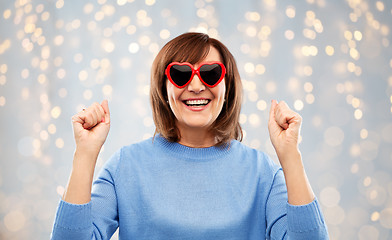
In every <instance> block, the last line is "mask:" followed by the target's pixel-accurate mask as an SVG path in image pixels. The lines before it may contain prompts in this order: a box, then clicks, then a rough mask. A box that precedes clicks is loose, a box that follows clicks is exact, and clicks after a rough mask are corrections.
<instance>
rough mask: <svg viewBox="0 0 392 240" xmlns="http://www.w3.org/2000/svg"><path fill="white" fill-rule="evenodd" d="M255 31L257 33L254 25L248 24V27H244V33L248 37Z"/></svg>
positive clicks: (254, 34) (254, 33) (252, 35)
mask: <svg viewBox="0 0 392 240" xmlns="http://www.w3.org/2000/svg"><path fill="white" fill-rule="evenodd" d="M256 33H257V30H256V28H255V27H254V26H249V27H247V28H246V34H247V35H248V36H249V37H254V36H256Z"/></svg>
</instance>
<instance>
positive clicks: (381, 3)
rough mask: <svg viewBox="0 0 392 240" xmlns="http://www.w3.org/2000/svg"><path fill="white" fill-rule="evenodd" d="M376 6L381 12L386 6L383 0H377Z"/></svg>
mask: <svg viewBox="0 0 392 240" xmlns="http://www.w3.org/2000/svg"><path fill="white" fill-rule="evenodd" d="M376 8H377V10H378V11H380V12H382V11H384V8H385V6H384V3H383V2H382V1H377V2H376Z"/></svg>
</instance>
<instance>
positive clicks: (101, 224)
mask: <svg viewBox="0 0 392 240" xmlns="http://www.w3.org/2000/svg"><path fill="white" fill-rule="evenodd" d="M119 159H120V152H117V153H116V154H114V155H113V156H112V158H111V159H110V160H109V161H107V162H106V164H105V166H104V167H103V168H102V170H101V171H100V173H99V175H98V177H97V179H96V180H95V181H94V183H93V188H92V193H91V201H90V202H89V203H86V204H71V203H68V202H65V201H63V200H60V203H59V205H58V208H57V212H56V216H55V220H54V226H53V230H52V234H51V239H52V240H62V239H73V240H79V239H80V240H87V239H88V240H90V239H110V237H111V236H112V235H113V233H114V232H115V231H116V229H117V227H118V211H117V198H116V191H115V179H114V176H115V175H116V171H117V168H118V162H119Z"/></svg>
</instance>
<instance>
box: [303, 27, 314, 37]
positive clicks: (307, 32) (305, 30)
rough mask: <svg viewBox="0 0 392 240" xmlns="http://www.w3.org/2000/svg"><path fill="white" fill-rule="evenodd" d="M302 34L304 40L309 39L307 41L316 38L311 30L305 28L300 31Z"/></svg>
mask: <svg viewBox="0 0 392 240" xmlns="http://www.w3.org/2000/svg"><path fill="white" fill-rule="evenodd" d="M302 33H303V35H304V36H305V37H306V38H309V39H312V40H313V39H315V38H316V32H315V31H313V30H311V29H307V28H305V29H304V30H303V31H302Z"/></svg>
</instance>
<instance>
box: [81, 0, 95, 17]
mask: <svg viewBox="0 0 392 240" xmlns="http://www.w3.org/2000/svg"><path fill="white" fill-rule="evenodd" d="M93 10H94V4H92V3H87V4H86V5H84V7H83V12H84V13H85V14H90V13H91V12H92V11H93Z"/></svg>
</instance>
